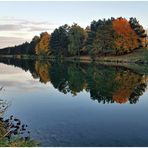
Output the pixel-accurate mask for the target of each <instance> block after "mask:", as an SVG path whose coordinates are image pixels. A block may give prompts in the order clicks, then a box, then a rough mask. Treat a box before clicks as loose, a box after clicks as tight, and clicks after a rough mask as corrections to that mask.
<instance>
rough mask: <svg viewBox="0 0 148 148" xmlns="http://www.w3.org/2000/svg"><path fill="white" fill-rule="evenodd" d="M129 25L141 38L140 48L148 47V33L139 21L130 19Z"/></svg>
mask: <svg viewBox="0 0 148 148" xmlns="http://www.w3.org/2000/svg"><path fill="white" fill-rule="evenodd" d="M129 23H130V25H131V27H132V28H133V30H134V31H135V32H136V34H137V35H138V37H139V39H138V41H139V46H140V47H144V46H146V37H147V35H146V31H145V30H144V28H143V26H142V25H140V23H139V21H138V20H137V19H136V18H133V17H131V18H130V20H129Z"/></svg>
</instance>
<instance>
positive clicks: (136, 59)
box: [97, 49, 148, 63]
mask: <svg viewBox="0 0 148 148" xmlns="http://www.w3.org/2000/svg"><path fill="white" fill-rule="evenodd" d="M97 61H106V62H121V63H148V49H137V50H135V51H134V52H132V53H129V54H125V55H121V56H106V57H98V58H97Z"/></svg>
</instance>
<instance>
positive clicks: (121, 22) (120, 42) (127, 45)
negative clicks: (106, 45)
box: [112, 17, 138, 54]
mask: <svg viewBox="0 0 148 148" xmlns="http://www.w3.org/2000/svg"><path fill="white" fill-rule="evenodd" d="M112 27H113V29H114V49H115V51H116V53H117V54H122V53H128V52H130V51H132V50H133V49H135V48H138V36H137V34H136V33H135V31H134V30H133V29H132V28H131V26H130V23H129V22H128V21H127V20H126V19H125V18H122V17H120V18H117V19H115V20H113V21H112Z"/></svg>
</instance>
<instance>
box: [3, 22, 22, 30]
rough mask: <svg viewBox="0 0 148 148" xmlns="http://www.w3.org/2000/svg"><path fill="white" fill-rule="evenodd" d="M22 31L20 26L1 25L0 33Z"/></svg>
mask: <svg viewBox="0 0 148 148" xmlns="http://www.w3.org/2000/svg"><path fill="white" fill-rule="evenodd" d="M20 29H21V26H20V25H14V24H4V25H0V31H16V30H20Z"/></svg>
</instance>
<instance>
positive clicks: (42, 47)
mask: <svg viewBox="0 0 148 148" xmlns="http://www.w3.org/2000/svg"><path fill="white" fill-rule="evenodd" d="M49 40H50V35H49V34H48V33H47V32H43V33H41V35H40V39H39V42H38V43H37V45H36V47H35V52H36V54H37V55H45V54H46V55H47V54H49V53H50V50H49Z"/></svg>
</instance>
